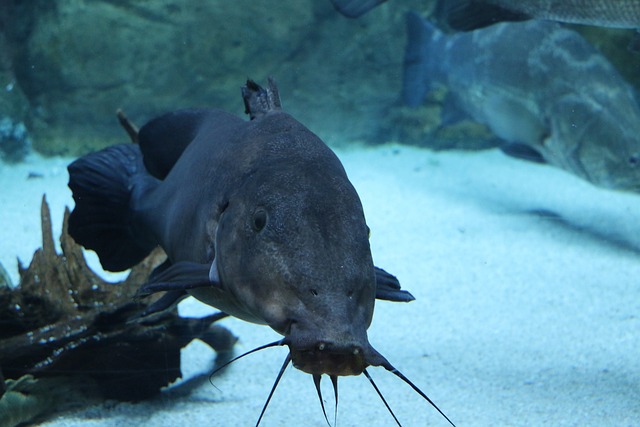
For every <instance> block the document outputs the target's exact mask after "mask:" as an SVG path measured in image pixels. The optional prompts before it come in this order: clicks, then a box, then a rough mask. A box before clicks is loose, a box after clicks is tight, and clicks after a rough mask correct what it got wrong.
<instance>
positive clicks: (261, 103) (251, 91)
mask: <svg viewBox="0 0 640 427" xmlns="http://www.w3.org/2000/svg"><path fill="white" fill-rule="evenodd" d="M267 82H268V86H267V88H266V89H265V88H263V87H262V86H260V85H259V84H257V83H256V82H254V81H253V80H251V79H248V80H247V84H246V85H244V86H242V100H243V101H244V112H245V114H248V115H249V117H250V118H251V120H253V119H255V118H256V117H261V116H264V115H265V114H267V113H268V112H270V111H279V110H281V109H282V104H281V103H280V94H279V93H278V86H276V82H275V80H274V79H273V77H269V78H268V80H267Z"/></svg>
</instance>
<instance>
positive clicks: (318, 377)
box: [313, 374, 331, 427]
mask: <svg viewBox="0 0 640 427" xmlns="http://www.w3.org/2000/svg"><path fill="white" fill-rule="evenodd" d="M320 380H322V375H318V374H313V384H314V385H315V386H316V391H317V392H318V399H320V406H321V407H322V414H323V415H324V419H325V421H326V422H327V424H328V425H329V427H331V423H330V422H329V418H327V411H325V410H324V401H323V400H322V391H321V390H320Z"/></svg>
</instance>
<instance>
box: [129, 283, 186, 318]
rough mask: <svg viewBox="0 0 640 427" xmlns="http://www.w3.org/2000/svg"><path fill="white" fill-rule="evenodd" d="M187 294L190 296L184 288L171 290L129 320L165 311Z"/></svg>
mask: <svg viewBox="0 0 640 427" xmlns="http://www.w3.org/2000/svg"><path fill="white" fill-rule="evenodd" d="M187 296H188V294H187V293H186V292H185V291H183V290H179V291H169V292H167V293H166V294H164V295H163V296H162V297H161V298H160V299H159V300H158V301H156V302H154V303H152V304H151V305H149V306H148V307H147V308H145V309H144V310H143V311H142V313H139V314H137V315H136V316H134V317H132V318H131V319H129V322H137V321H138V320H140V319H142V318H143V317H147V316H150V315H152V314H155V313H160V312H163V311H165V310H167V309H169V308H171V307H173V306H174V305H176V304H178V303H179V302H180V301H182V300H183V299H185V298H186V297H187ZM136 297H139V295H136Z"/></svg>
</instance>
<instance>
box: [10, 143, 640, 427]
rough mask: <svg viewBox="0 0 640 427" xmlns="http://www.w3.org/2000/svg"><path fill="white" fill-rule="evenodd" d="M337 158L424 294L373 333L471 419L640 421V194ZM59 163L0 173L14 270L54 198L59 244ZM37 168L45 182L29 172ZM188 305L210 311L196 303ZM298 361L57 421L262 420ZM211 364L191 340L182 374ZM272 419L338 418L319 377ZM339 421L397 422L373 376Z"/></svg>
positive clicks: (492, 170) (386, 155)
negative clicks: (318, 387) (320, 390)
mask: <svg viewBox="0 0 640 427" xmlns="http://www.w3.org/2000/svg"><path fill="white" fill-rule="evenodd" d="M339 154H340V156H341V158H342V159H343V161H344V164H345V167H346V169H347V171H348V173H349V175H350V178H351V179H352V181H353V183H354V185H355V186H356V188H357V189H358V192H359V194H360V196H361V198H362V201H363V205H364V207H365V212H366V215H367V220H368V224H369V226H370V227H371V230H372V236H371V243H372V251H373V255H374V259H375V261H376V264H377V265H379V266H381V267H383V268H385V269H387V270H388V271H390V272H392V273H394V274H396V275H397V276H398V277H399V279H400V281H401V283H402V285H403V287H404V288H406V289H408V290H410V291H411V292H412V293H413V294H414V295H415V296H416V298H417V300H416V301H415V302H412V303H410V304H397V303H388V302H379V303H378V304H377V305H376V314H375V317H374V321H373V325H372V326H371V328H370V329H369V335H370V340H371V342H372V344H373V345H374V346H375V347H376V348H377V349H378V350H379V351H380V352H381V353H382V354H384V355H385V356H386V357H387V358H388V359H389V360H390V361H391V362H392V363H393V364H395V366H396V367H397V368H398V369H400V370H401V371H402V372H404V373H405V374H406V375H407V376H408V377H409V378H411V379H412V380H413V381H414V382H415V383H416V384H417V385H418V386H420V387H421V388H422V389H423V390H424V391H425V392H426V393H427V394H428V395H429V396H430V397H431V398H432V399H433V400H434V401H435V402H436V403H437V404H438V405H439V406H440V408H441V409H442V410H443V411H445V412H446V413H447V414H448V415H449V416H450V418H451V419H452V420H453V421H454V422H455V423H456V424H457V425H458V426H541V425H549V426H638V425H640V280H638V278H639V277H640V257H639V254H640V222H639V221H638V218H639V216H640V197H638V196H633V195H626V194H619V193H615V192H609V191H604V190H599V189H596V188H594V187H592V186H590V185H589V184H587V183H584V182H582V181H580V180H578V179H577V178H574V177H573V176H570V175H568V174H566V173H564V172H561V171H558V170H555V169H552V168H550V167H545V166H539V165H533V164H528V163H525V162H520V161H516V160H512V159H509V158H507V157H505V156H503V155H502V154H500V153H498V152H483V153H469V154H466V153H442V154H434V153H431V152H429V151H425V150H419V149H414V148H408V147H399V146H384V147H380V148H375V149H365V150H360V149H358V150H356V149H353V150H352V151H348V152H345V151H341V152H340V153H339ZM64 163H65V161H64V160H38V159H33V160H32V161H31V162H30V163H29V164H27V165H23V166H17V167H7V166H4V165H3V166H2V169H0V186H1V188H2V192H1V193H0V198H1V199H0V204H1V206H2V216H1V218H2V227H0V233H1V234H0V238H1V239H2V242H3V244H2V245H1V246H0V261H1V262H2V263H3V264H4V265H5V267H6V268H7V269H11V270H14V269H15V268H14V264H13V262H14V261H13V260H14V259H15V256H16V255H18V256H20V258H21V259H23V260H24V261H28V260H29V259H30V257H31V253H32V252H33V251H34V250H35V249H36V247H37V246H38V245H39V240H40V230H39V219H38V212H39V211H38V208H39V203H40V197H41V194H42V193H43V192H46V193H47V197H48V199H49V201H50V203H51V206H52V212H53V215H54V219H53V221H54V224H55V225H56V226H57V227H58V230H56V234H58V232H59V227H60V221H61V217H62V209H63V206H64V205H65V204H67V205H71V204H72V202H71V200H70V194H69V192H68V190H67V188H66V179H67V178H66V173H65V171H64ZM29 171H34V172H39V173H42V174H44V179H35V180H26V179H25V177H26V175H27V173H28V172H29ZM531 211H548V212H553V213H555V214H557V215H559V217H555V218H549V217H547V218H543V217H540V216H539V215H535V214H532V213H531ZM559 218H562V219H559ZM12 272H13V271H12ZM181 309H182V311H183V313H186V314H189V315H200V314H203V313H205V312H207V311H208V308H207V307H205V306H202V305H200V304H198V303H197V302H195V301H186V302H185V303H183V305H182V306H181ZM225 324H226V325H227V326H228V327H229V328H231V329H232V330H233V331H234V332H235V333H236V334H237V335H239V336H240V338H241V341H240V343H239V345H238V352H240V351H245V350H248V349H250V348H252V347H254V346H257V345H260V344H264V343H267V342H270V341H273V340H275V339H277V338H278V336H277V335H276V334H275V333H273V332H271V331H270V330H269V329H268V328H266V327H263V326H256V325H251V324H247V323H243V322H240V321H235V320H226V321H225ZM285 354H286V350H285V349H271V350H265V351H263V352H261V353H258V354H255V355H252V356H250V357H247V358H246V359H244V360H242V361H238V362H236V363H235V364H234V365H232V367H230V368H229V369H228V370H227V372H226V373H225V374H223V375H221V376H219V377H216V379H215V381H214V382H215V385H216V387H217V388H218V389H216V388H214V387H212V386H211V385H210V384H209V383H208V381H207V380H206V377H203V378H201V379H202V382H201V383H200V384H199V385H197V386H196V387H195V388H194V389H193V390H192V391H191V392H190V393H188V392H186V391H185V390H184V389H180V388H177V389H173V390H170V391H169V392H167V393H165V394H164V395H163V396H162V397H160V398H158V399H155V400H153V401H150V402H145V403H140V404H127V403H109V404H105V405H101V406H98V407H93V408H89V409H86V410H82V411H77V412H74V413H70V414H66V415H64V416H61V417H59V418H58V419H56V420H55V421H52V422H49V423H46V425H47V426H49V427H53V426H70V425H73V426H80V425H83V426H84V425H96V426H98V425H100V426H116V425H118V426H122V425H128V426H134V425H162V426H175V425H182V426H192V425H193V426H195V425H197V426H251V425H254V424H255V422H256V420H257V417H258V415H259V413H260V410H261V407H262V405H263V403H264V400H265V399H266V396H267V394H268V392H269V390H270V387H271V385H272V382H273V379H274V378H275V375H276V373H277V371H278V369H279V367H280V364H281V363H282V361H283V359H284V357H285ZM212 358H213V353H212V351H210V350H209V349H208V348H207V347H206V346H205V345H203V344H201V343H199V342H195V343H193V344H191V345H190V346H189V347H188V348H187V349H186V350H185V351H184V353H183V371H184V374H185V377H186V378H192V377H194V376H198V375H199V374H202V373H205V374H206V372H208V370H209V369H210V367H211V362H212ZM370 371H371V373H372V375H373V376H374V379H375V380H376V381H377V383H378V385H379V387H380V388H381V389H382V391H383V393H384V394H385V396H386V397H387V400H388V401H389V404H390V405H391V407H392V408H393V409H394V410H395V412H396V414H397V416H398V418H399V419H400V421H401V422H402V423H403V425H404V426H424V425H433V426H446V425H447V423H446V421H445V420H444V419H442V417H440V415H439V414H438V413H437V412H436V411H435V410H433V409H432V408H431V407H430V406H429V405H428V404H427V403H425V402H424V401H422V400H421V398H420V397H419V396H418V395H416V394H415V393H414V392H413V391H412V390H411V389H410V388H409V387H408V386H406V385H404V384H403V383H401V382H400V381H399V380H398V379H397V378H395V377H393V376H392V375H390V374H387V373H386V372H385V371H384V370H382V369H381V368H372V369H371V370H370ZM328 385H329V384H328V381H327V384H325V386H327V387H326V388H325V389H324V393H325V396H326V401H327V404H328V407H329V408H330V410H329V413H331V411H332V409H331V408H332V405H333V403H332V397H331V396H332V394H331V390H330V387H328ZM330 418H331V417H330ZM261 425H263V426H265V427H267V426H318V427H321V426H325V425H326V423H325V421H324V419H323V417H322V413H321V410H320V405H319V404H318V401H317V397H316V395H315V390H314V387H313V383H312V380H311V378H310V376H308V375H306V374H304V373H302V372H299V371H297V370H295V369H293V368H290V369H289V370H288V371H287V372H286V374H285V376H284V378H283V380H282V382H281V384H280V386H279V388H278V390H277V391H276V394H275V396H274V398H273V400H272V402H271V404H270V406H269V409H268V410H267V413H266V415H265V418H264V420H263V423H262V424H261ZM338 425H339V426H341V427H347V426H364V425H366V426H390V425H393V420H392V419H391V417H390V416H389V415H388V413H387V411H386V409H385V408H384V406H383V405H382V403H381V402H380V400H379V399H378V397H377V396H376V394H375V392H374V390H373V389H372V388H371V386H370V385H369V384H368V382H367V380H366V379H365V378H364V377H349V378H342V379H341V380H340V407H339V415H338Z"/></svg>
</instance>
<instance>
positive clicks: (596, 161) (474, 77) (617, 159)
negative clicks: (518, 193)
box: [403, 13, 640, 191]
mask: <svg viewBox="0 0 640 427" xmlns="http://www.w3.org/2000/svg"><path fill="white" fill-rule="evenodd" d="M407 19H408V32H409V34H408V45H407V51H406V56H405V76H404V85H403V98H404V101H405V103H406V104H407V105H409V106H418V105H420V104H421V102H422V101H423V99H424V98H425V96H426V94H427V93H428V92H430V91H431V90H432V89H434V88H436V87H439V86H446V87H447V88H448V90H449V98H448V99H447V100H446V102H445V107H446V109H448V110H449V111H448V112H443V114H446V115H447V116H448V117H453V116H454V115H456V114H457V116H458V117H460V116H461V115H466V116H467V117H469V116H470V117H471V118H472V119H473V120H475V121H477V122H480V123H483V124H485V125H487V126H488V127H489V128H490V129H491V130H492V131H493V132H494V133H495V134H496V135H497V136H498V137H500V138H501V139H503V140H504V141H505V145H504V147H503V151H505V152H506V153H507V154H510V155H514V156H516V157H520V158H525V159H528V160H534V161H541V162H547V163H550V164H552V165H555V166H557V167H559V168H562V169H564V170H566V171H568V172H571V173H573V174H575V175H577V176H579V177H582V178H584V179H585V180H587V181H589V182H591V183H593V184H595V185H598V186H601V187H605V188H611V189H619V190H628V191H639V190H640V108H639V107H638V104H637V102H636V99H635V97H634V93H633V90H632V88H631V86H630V85H629V84H627V83H626V82H625V81H624V79H623V78H622V77H621V76H620V74H618V72H617V71H616V70H615V68H614V67H613V66H612V65H611V64H610V63H609V62H608V61H607V59H606V58H605V57H604V56H602V55H601V54H600V53H599V52H598V51H597V50H596V49H595V48H594V47H593V46H591V45H590V44H589V43H588V42H587V41H586V40H584V39H583V38H582V37H581V36H580V35H579V34H578V33H576V32H574V31H571V30H569V29H566V28H564V27H563V26H561V25H560V24H556V23H553V22H549V21H530V22H524V23H504V24H498V25H494V26H491V27H489V28H486V29H482V30H477V31H474V32H471V33H458V34H454V35H446V34H444V33H442V32H441V31H439V30H438V29H437V28H436V27H435V26H434V25H433V24H432V23H430V22H428V21H426V20H424V19H423V18H422V17H420V16H419V15H417V14H415V13H410V14H409V15H408V18H407Z"/></svg>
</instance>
